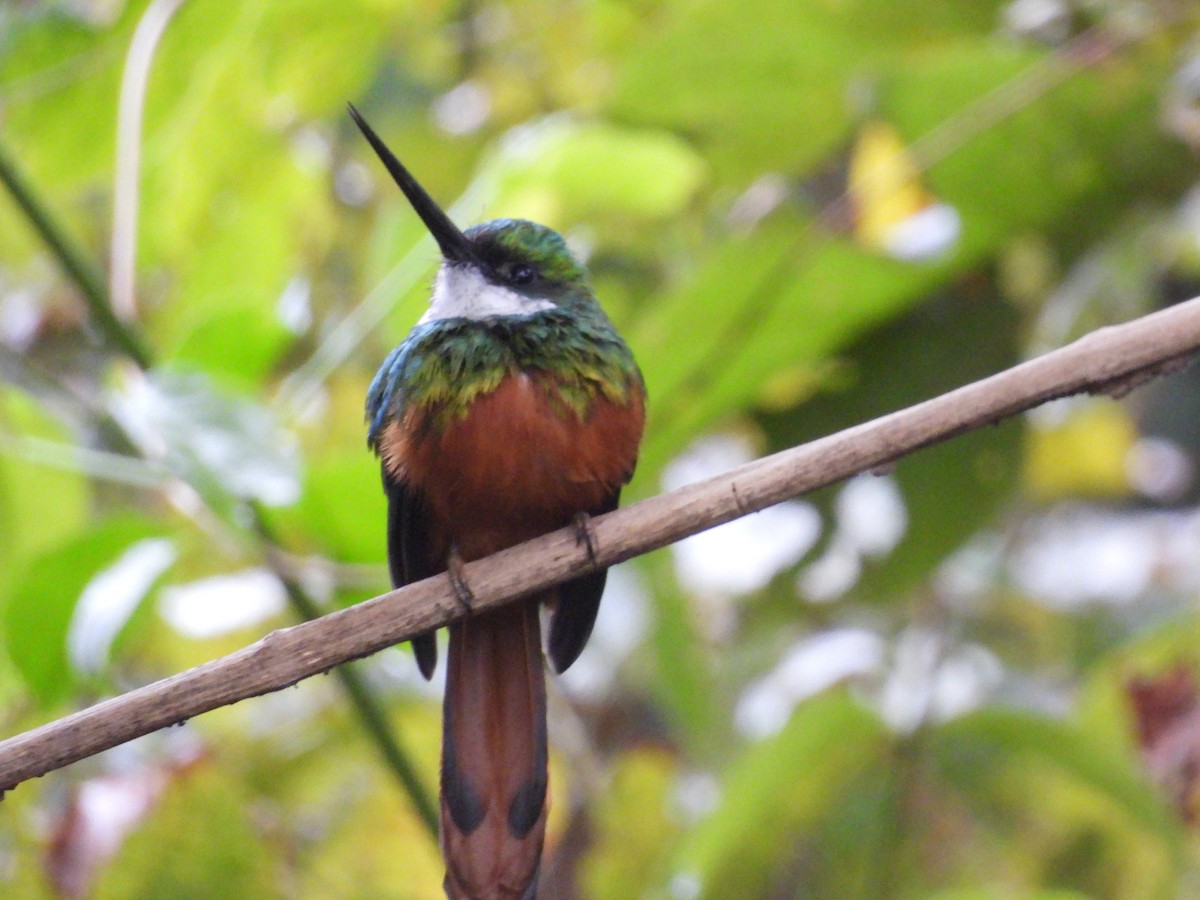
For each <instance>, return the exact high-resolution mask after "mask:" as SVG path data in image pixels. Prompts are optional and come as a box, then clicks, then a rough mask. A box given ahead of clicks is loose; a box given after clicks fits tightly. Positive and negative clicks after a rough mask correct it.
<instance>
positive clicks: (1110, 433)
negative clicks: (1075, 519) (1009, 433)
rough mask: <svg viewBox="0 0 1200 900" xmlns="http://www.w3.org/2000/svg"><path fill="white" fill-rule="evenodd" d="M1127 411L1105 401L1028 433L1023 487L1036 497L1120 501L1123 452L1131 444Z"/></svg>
mask: <svg viewBox="0 0 1200 900" xmlns="http://www.w3.org/2000/svg"><path fill="white" fill-rule="evenodd" d="M1137 437H1138V434H1137V426H1136V425H1134V423H1133V420H1132V419H1131V418H1130V414H1129V410H1128V409H1126V408H1125V407H1124V406H1121V405H1119V404H1116V403H1113V402H1112V401H1111V400H1109V399H1108V398H1097V399H1090V400H1087V401H1085V402H1084V403H1083V404H1082V405H1079V404H1076V405H1075V406H1073V407H1072V408H1071V409H1070V411H1064V414H1063V418H1062V420H1060V421H1056V422H1050V421H1041V422H1039V423H1038V424H1036V425H1035V426H1034V427H1032V428H1030V429H1029V438H1028V441H1027V443H1026V450H1025V482H1026V484H1027V485H1028V487H1029V490H1030V492H1031V493H1032V494H1033V495H1034V496H1035V497H1037V498H1039V499H1043V500H1047V499H1050V498H1053V497H1062V496H1085V497H1124V496H1127V495H1128V494H1129V492H1130V490H1131V486H1130V484H1129V469H1128V460H1129V451H1130V450H1131V449H1132V448H1133V445H1134V443H1135V442H1136V441H1137Z"/></svg>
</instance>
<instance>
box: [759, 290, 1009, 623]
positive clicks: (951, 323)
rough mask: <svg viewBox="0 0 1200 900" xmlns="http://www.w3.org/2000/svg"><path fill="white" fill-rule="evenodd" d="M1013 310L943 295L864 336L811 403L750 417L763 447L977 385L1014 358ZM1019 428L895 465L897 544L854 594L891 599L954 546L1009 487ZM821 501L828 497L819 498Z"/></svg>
mask: <svg viewBox="0 0 1200 900" xmlns="http://www.w3.org/2000/svg"><path fill="white" fill-rule="evenodd" d="M1019 324H1020V321H1019V316H1018V314H1017V310H1016V309H1014V308H1013V307H1012V306H1010V305H1009V304H1007V303H1005V302H1004V301H1003V300H1002V299H1000V298H999V297H997V296H996V295H994V294H992V293H983V294H977V295H973V296H972V295H963V294H951V295H946V296H942V297H939V298H937V299H936V300H934V301H933V302H931V303H929V304H927V305H925V306H922V307H920V308H919V309H916V310H913V311H912V312H910V313H908V314H906V315H905V316H903V317H901V318H899V319H897V320H895V321H892V322H889V323H888V324H887V325H884V326H883V327H881V328H879V329H877V330H875V331H872V332H870V333H868V334H866V335H864V336H863V337H862V338H861V340H859V341H857V342H856V343H855V344H853V345H852V346H851V347H849V348H848V349H847V350H846V352H845V355H844V356H843V357H841V358H840V359H839V362H838V365H837V369H836V372H835V373H834V374H833V375H832V376H830V377H829V378H828V379H827V381H828V384H827V386H825V389H824V390H822V391H821V392H820V393H819V394H818V395H817V396H815V397H813V398H812V399H810V400H808V401H807V402H804V403H801V404H800V405H799V406H797V407H795V408H793V409H790V410H787V411H780V412H770V413H760V414H759V416H758V418H759V421H760V422H761V423H762V424H763V425H764V427H765V428H766V431H767V435H768V436H769V438H770V443H771V449H773V450H781V449H784V448H785V447H789V446H793V445H797V444H802V443H804V442H806V441H810V440H815V439H817V438H819V437H821V436H823V435H826V434H831V433H833V432H836V431H839V430H841V429H844V428H849V427H851V426H853V425H855V424H857V423H859V422H865V421H868V420H870V419H873V418H876V417H877V416H882V415H886V414H887V413H890V412H893V411H895V410H897V409H903V408H904V407H906V406H910V405H912V404H914V403H919V402H921V401H922V400H927V399H930V398H932V397H936V396H937V395H938V394H940V393H942V392H944V391H949V390H952V389H954V388H956V387H960V386H962V385H964V384H968V383H970V382H971V381H974V380H976V379H979V378H985V377H987V376H988V375H992V374H994V373H996V372H999V371H1001V370H1003V369H1004V368H1006V367H1007V366H1009V365H1012V364H1013V363H1014V362H1016V359H1017V344H1018V340H1017V337H1018V328H1019ZM1021 433H1022V426H1021V422H1020V421H1019V420H1008V421H1006V422H1001V423H1000V424H999V425H997V426H996V427H994V428H989V429H981V430H978V431H975V432H972V433H970V434H965V435H962V436H960V437H958V438H955V439H954V440H952V441H948V442H945V443H942V444H939V445H936V446H934V447H928V448H926V449H924V450H922V451H920V452H919V453H915V454H913V455H912V456H909V457H906V458H905V459H903V460H901V461H900V462H899V463H898V464H897V466H896V470H895V474H894V477H895V479H896V482H897V483H898V485H899V488H900V492H901V495H902V497H903V501H904V505H905V508H906V512H907V526H906V530H905V533H904V537H903V538H902V540H901V543H900V544H899V546H898V547H897V549H896V551H895V552H894V553H892V554H890V555H889V556H888V557H887V558H886V559H884V560H881V561H877V562H872V563H871V564H870V565H869V566H868V567H867V568H866V571H865V572H864V575H863V578H862V580H861V581H860V583H859V587H858V590H859V592H860V595H865V596H869V597H878V598H884V599H886V598H889V597H896V596H897V595H901V594H903V592H905V591H907V590H909V589H911V588H912V587H913V586H914V585H915V584H917V583H918V580H919V579H921V578H923V577H925V576H927V575H928V574H929V572H930V571H931V570H932V569H933V567H934V566H936V565H937V564H938V563H939V562H941V561H942V560H943V559H944V558H945V557H946V555H947V554H948V553H950V552H951V551H953V550H954V549H956V548H957V547H959V546H961V544H962V543H963V542H964V541H965V540H966V539H967V538H968V537H970V536H971V535H972V534H974V533H975V530H976V528H978V527H979V526H980V525H982V524H983V523H984V522H986V521H988V520H989V518H990V517H991V516H992V515H993V513H994V511H995V509H996V506H997V504H999V503H1001V502H1002V501H1003V500H1004V499H1005V498H1006V497H1010V496H1012V494H1013V493H1014V491H1015V490H1016V489H1017V487H1018V486H1019V483H1020V481H1019V477H1018V475H1019V467H1020V439H1021ZM825 496H828V493H827V494H826V495H825Z"/></svg>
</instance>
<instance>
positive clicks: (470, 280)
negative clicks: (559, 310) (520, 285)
mask: <svg viewBox="0 0 1200 900" xmlns="http://www.w3.org/2000/svg"><path fill="white" fill-rule="evenodd" d="M546 309H554V303H553V302H552V301H550V300H537V299H534V298H532V297H526V296H525V295H524V294H519V293H517V292H516V291H513V290H510V289H509V288H506V287H502V286H500V285H498V284H492V282H490V281H488V280H487V279H486V278H484V277H483V273H482V272H480V271H479V270H478V269H476V268H475V267H474V266H463V265H449V264H446V263H443V264H442V267H441V268H440V269H438V273H437V280H435V281H434V283H433V299H432V300H430V301H429V309H428V310H426V312H425V315H423V316H421V324H423V323H425V322H434V321H436V320H438V319H489V318H492V317H493V316H531V315H533V314H534V313H536V312H541V311H542V310H546Z"/></svg>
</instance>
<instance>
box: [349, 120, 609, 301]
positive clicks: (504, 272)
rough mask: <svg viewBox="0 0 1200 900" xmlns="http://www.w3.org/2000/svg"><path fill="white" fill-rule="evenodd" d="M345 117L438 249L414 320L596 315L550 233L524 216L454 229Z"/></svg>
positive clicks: (580, 273)
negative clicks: (421, 312)
mask: <svg viewBox="0 0 1200 900" xmlns="http://www.w3.org/2000/svg"><path fill="white" fill-rule="evenodd" d="M350 115H351V117H352V118H353V119H354V121H355V123H356V124H357V125H358V127H359V128H360V129H361V130H362V133H363V134H364V135H365V136H366V138H367V140H368V141H369V142H370V144H371V146H372V147H373V148H374V150H375V152H376V153H377V154H378V155H379V158H380V159H381V160H383V164H384V165H385V166H386V167H387V170H388V172H389V173H390V174H391V176H392V178H394V179H395V181H396V184H397V185H399V187H400V190H402V191H403V192H404V195H405V197H407V198H408V201H409V203H411V204H412V207H413V209H414V210H415V211H416V212H417V215H419V216H420V217H421V220H422V221H423V222H424V223H425V226H426V227H427V228H428V229H429V231H430V233H431V234H432V235H433V237H434V239H435V240H436V241H437V242H438V246H439V247H440V248H441V251H442V260H443V261H442V267H441V269H440V270H439V271H438V277H437V281H436V282H435V284H434V291H433V298H432V300H431V301H430V305H429V311H428V312H427V313H426V314H425V316H424V317H423V318H422V320H421V321H422V322H429V321H433V320H437V319H452V318H466V319H490V318H495V317H520V316H531V315H534V314H536V313H539V312H544V311H548V310H554V309H561V310H564V311H568V312H573V313H578V314H583V315H601V316H602V315H603V313H601V312H600V307H599V305H598V304H597V303H596V301H595V299H594V298H593V296H592V291H591V288H590V287H589V286H588V281H587V272H586V271H585V270H584V268H583V265H582V264H581V263H580V262H579V260H577V259H576V258H575V256H574V254H572V253H571V251H570V249H569V248H568V247H567V243H566V241H564V240H563V239H562V236H561V235H560V234H559V233H558V232H556V231H554V230H553V229H550V228H547V227H546V226H544V225H538V224H537V223H536V222H528V221H525V220H524V219H495V220H493V221H491V222H484V223H483V224H482V225H476V226H474V227H473V228H469V229H467V231H465V232H463V231H461V230H459V228H458V226H457V225H455V224H454V223H453V222H452V221H451V220H450V217H449V216H447V215H446V213H445V212H444V211H443V210H442V208H441V207H440V206H438V204H437V203H436V202H435V201H434V200H433V198H432V197H430V196H429V194H428V193H427V192H426V191H425V189H424V188H422V187H421V185H420V184H419V183H417V180H416V179H415V178H413V176H412V174H411V173H410V172H409V171H408V169H406V168H405V167H404V166H403V164H401V162H400V161H399V160H398V159H396V157H395V156H394V155H393V154H392V152H391V151H390V150H388V148H387V147H386V146H385V145H384V143H383V141H382V140H380V138H379V137H378V136H377V135H376V134H375V132H374V131H372V130H371V127H370V126H369V125H367V123H366V122H365V121H363V118H362V117H361V116H360V115H359V114H358V111H357V110H356V109H355V108H354V107H353V106H351V107H350Z"/></svg>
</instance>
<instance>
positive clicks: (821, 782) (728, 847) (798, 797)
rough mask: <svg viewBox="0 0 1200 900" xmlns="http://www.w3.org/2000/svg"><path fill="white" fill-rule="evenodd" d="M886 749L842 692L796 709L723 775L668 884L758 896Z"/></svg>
mask: <svg viewBox="0 0 1200 900" xmlns="http://www.w3.org/2000/svg"><path fill="white" fill-rule="evenodd" d="M888 744H889V737H888V735H887V731H886V729H885V728H884V726H883V723H882V722H880V721H879V719H878V718H877V717H876V716H875V715H874V714H873V713H872V712H870V711H869V710H868V709H866V708H865V707H864V706H863V705H862V704H860V703H859V702H858V701H856V700H854V699H853V698H851V697H849V696H848V695H847V694H845V693H843V692H840V691H835V692H832V693H828V694H824V695H821V696H819V697H816V698H814V699H812V700H810V701H809V702H807V703H805V704H803V705H802V706H800V707H799V708H798V709H797V710H796V711H795V713H794V714H793V716H792V718H791V721H789V722H788V724H787V726H786V727H785V728H784V730H783V731H782V732H780V733H779V734H778V735H776V736H775V737H773V738H769V739H767V740H765V741H763V742H761V743H759V744H757V745H755V746H752V747H750V748H748V749H747V750H746V751H745V752H744V753H742V754H741V755H740V756H739V757H738V758H737V761H736V762H735V763H734V765H733V766H732V768H731V769H730V770H729V772H727V773H726V774H725V776H724V777H723V779H722V782H723V784H722V792H721V802H720V803H719V805H718V806H717V809H716V810H715V811H714V812H713V813H712V814H711V815H710V816H709V817H708V818H707V819H705V820H704V821H703V822H701V823H700V824H699V825H697V826H695V827H694V828H693V829H692V830H691V831H690V832H689V833H688V834H687V835H686V837H685V839H684V843H683V846H682V847H681V848H680V851H679V855H678V860H677V865H676V872H677V873H678V874H677V875H676V876H674V877H675V879H678V880H679V881H681V882H685V883H688V884H695V885H697V886H698V887H699V892H698V893H697V896H701V897H755V896H764V894H765V892H766V888H767V887H768V886H769V885H770V884H771V883H772V881H773V880H774V878H775V877H776V874H777V873H776V869H775V867H776V866H777V865H779V864H781V863H782V862H784V861H785V860H786V858H787V854H786V852H785V851H786V850H787V849H788V848H789V847H791V846H793V845H794V843H795V841H796V839H797V836H798V835H799V834H802V833H803V832H804V831H805V830H807V829H809V828H812V827H813V826H814V824H815V823H816V822H817V821H818V820H819V819H821V818H822V817H823V816H825V815H827V814H829V813H830V812H831V811H832V810H834V809H836V808H837V806H838V804H839V803H841V802H842V798H843V797H844V794H845V791H846V789H847V787H848V786H849V785H850V784H852V783H853V782H854V781H855V780H856V779H858V778H859V777H861V776H862V775H863V774H864V773H866V772H868V771H870V770H871V769H872V768H874V767H878V766H882V765H884V764H885V759H886V751H887V747H888Z"/></svg>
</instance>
